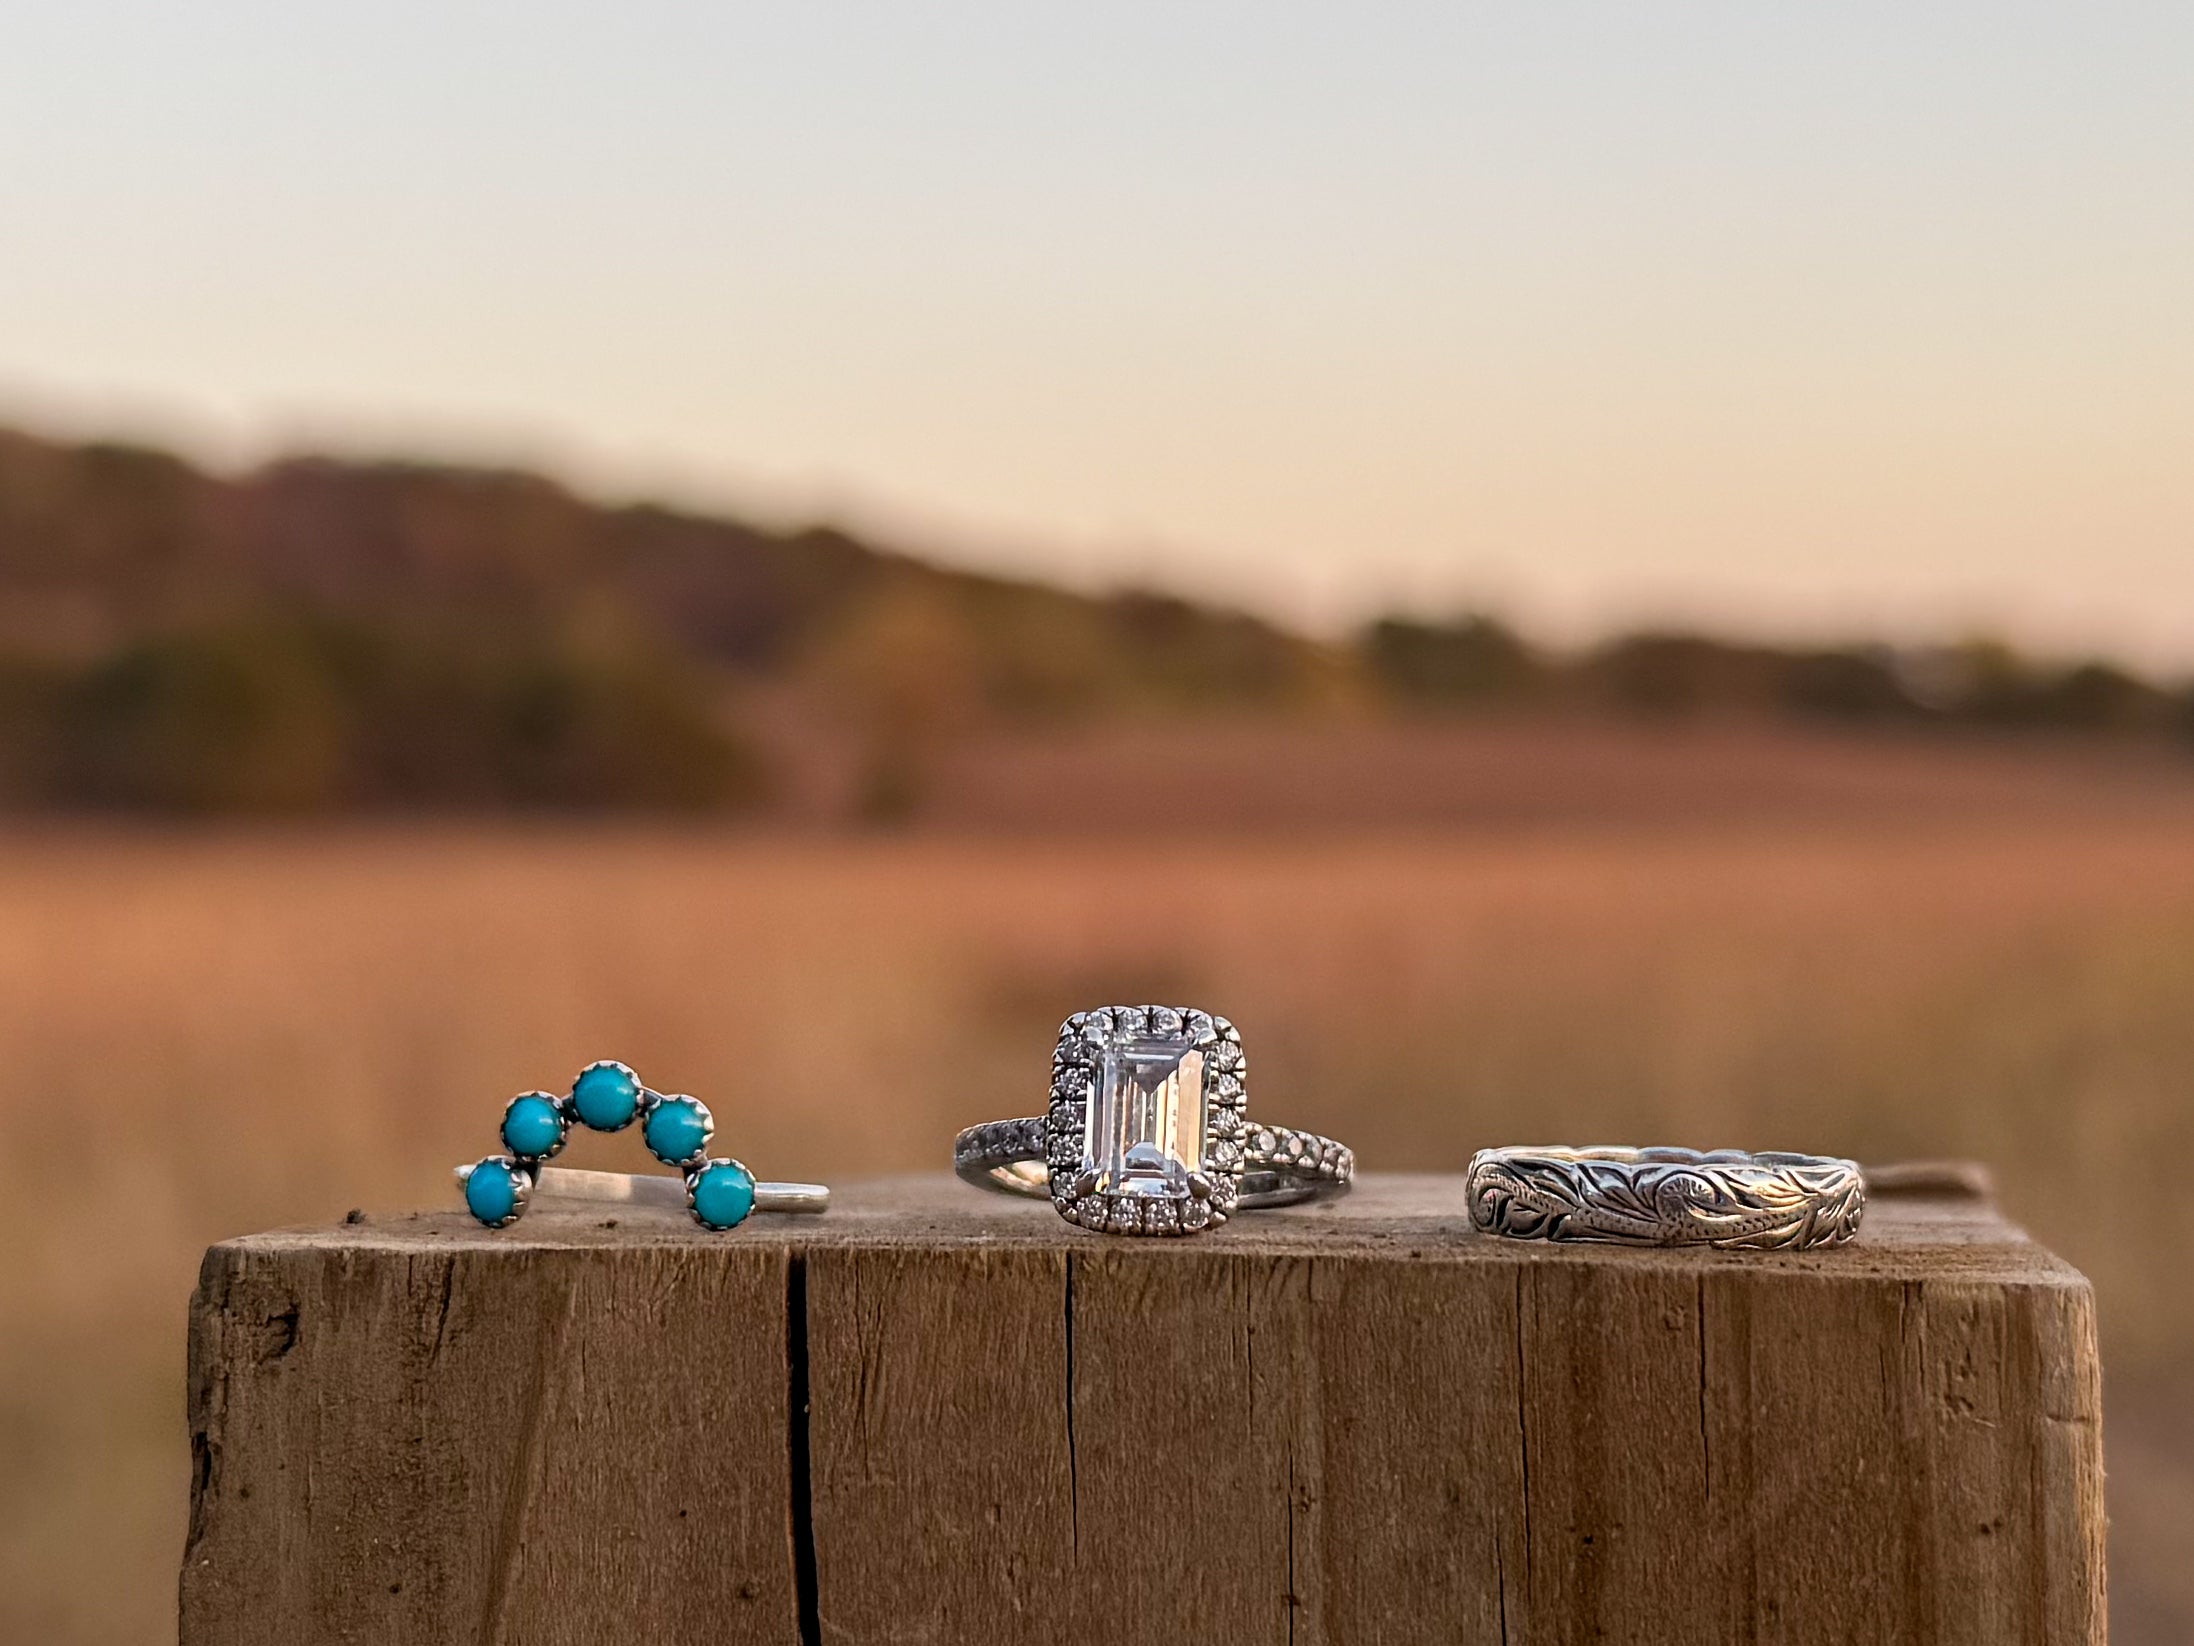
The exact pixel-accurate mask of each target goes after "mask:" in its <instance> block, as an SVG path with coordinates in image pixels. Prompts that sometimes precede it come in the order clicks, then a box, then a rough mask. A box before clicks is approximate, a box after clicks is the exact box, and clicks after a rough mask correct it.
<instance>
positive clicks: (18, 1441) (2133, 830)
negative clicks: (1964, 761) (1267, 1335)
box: [0, 817, 2194, 1643]
mask: <svg viewBox="0 0 2194 1646" xmlns="http://www.w3.org/2000/svg"><path fill="white" fill-rule="evenodd" d="M1151 997H1187V998H1192V999H1196V1000H1201V1001H1207V1002H1211V1003H1213V1004H1215V1005H1218V1006H1219V1007H1221V1009H1223V1010H1225V1011H1227V1012H1228V1013H1230V1014H1231V1015H1232V1016H1233V1017H1235V1018H1236V1020H1237V1021H1239V1022H1240V1023H1241V1024H1242V1025H1243V1027H1244V1029H1245V1031H1246V1032H1247V1033H1248V1034H1249V1035H1250V1036H1251V1037H1252V1041H1253V1044H1254V1045H1255V1047H1256V1050H1257V1066H1258V1093H1257V1101H1258V1104H1259V1106H1260V1108H1261V1110H1262V1111H1263V1112H1265V1113H1267V1114H1270V1115H1275V1116H1281V1117H1285V1118H1288V1119H1290V1120H1294V1121H1297V1122H1299V1123H1301V1124H1306V1125H1312V1126H1317V1127H1320V1128H1324V1129H1329V1130H1333V1131H1336V1132H1339V1133H1341V1134H1342V1135H1344V1136H1346V1137H1348V1138H1349V1139H1350V1140H1351V1141H1352V1142H1354V1143H1355V1144H1356V1145H1357V1148H1358V1152H1359V1155H1360V1156H1361V1158H1362V1160H1363V1162H1364V1164H1365V1166H1366V1167H1367V1168H1370V1169H1378V1168H1382V1167H1402V1166H1412V1167H1457V1166H1460V1165H1461V1164H1462V1163H1463V1161H1464V1160H1465V1159H1466V1158H1467V1157H1468V1155H1469V1153H1470V1152H1471V1150H1472V1149H1473V1148H1475V1147H1477V1146H1479V1145H1481V1144H1484V1143H1487V1142H1493V1141H1503V1140H1506V1141H1526V1140H1535V1139H1546V1138H1549V1137H1553V1138H1559V1139H1566V1140H1571V1141H1599V1140H1608V1139H1655V1140H1661V1141H1669V1142H1687V1143H1697V1144H1739V1145H1756V1146H1779V1147H1798V1148H1807V1149H1821V1150H1837V1151H1847V1152H1851V1153H1855V1154H1858V1155H1860V1156H1861V1157H1864V1158H1874V1159H1881V1158H1886V1157H1891V1156H1899V1155H1922V1154H1924V1155H1937V1154H1959V1155H1974V1156H1979V1157H1981V1158H1984V1159H1986V1160H1989V1161H1991V1162H1992V1163H1993V1164H1994V1165H1995V1166H1996V1167H1997V1169H1998V1172H1999V1174H2000V1179H2001V1183H2002V1188H2003V1193H2004V1198H2005V1200H2006V1201H2007V1203H2008V1204H2009V1206H2010V1208H2011V1209H2012V1211H2013V1212H2014V1214H2015V1215H2018V1216H2021V1217H2022V1218H2024V1219H2025V1220H2026V1221H2028V1222H2029V1223H2030V1224H2031V1225H2032V1226H2034V1227H2035V1228H2036V1229H2037V1230H2038V1231H2039V1232H2040V1233H2041V1234H2042V1235H2043V1236H2044V1237H2045V1238H2046V1239H2048V1240H2050V1241H2051V1242H2052V1243H2054V1244H2055V1245H2057V1246H2058V1247H2059V1248H2060V1249H2061V1250H2063V1251H2064V1252H2065V1253H2066V1254H2067V1255H2069V1256H2070V1257H2072V1258H2073V1259H2074V1260H2075V1261H2077V1262H2079V1263H2081V1264H2082V1265H2083V1266H2085V1267H2086V1268H2087V1269H2088V1270H2089V1272H2090V1273H2091V1274H2093V1275H2094V1276H2095V1278H2096V1281H2097V1283H2098V1285H2099V1287H2100V1288H2101V1296H2102V1300H2103V1310H2104V1320H2105V1332H2106V1338H2107V1349H2108V1354H2109V1356H2110V1360H2109V1365H2110V1370H2111V1376H2112V1388H2113V1399H2114V1401H2116V1400H2118V1398H2119V1395H2120V1393H2121V1391H2134V1392H2135V1394H2136V1396H2137V1397H2138V1398H2137V1402H2136V1404H2135V1405H2133V1406H2130V1407H2126V1408H2124V1414H2123V1415H2124V1420H2125V1422H2126V1424H2127V1425H2128V1426H2127V1428H2126V1430H2125V1432H2126V1433H2128V1434H2139V1435H2141V1436H2143V1437H2144V1443H2143V1447H2142V1449H2141V1451H2140V1453H2139V1454H2138V1455H2137V1456H2128V1455H2125V1454H2123V1453H2121V1452H2120V1451H2119V1450H2118V1449H2117V1448H2116V1447H2115V1446H2114V1447H2113V1464H2114V1467H2115V1468H2116V1469H2117V1471H2118V1473H2117V1475H2116V1476H2115V1477H2114V1485H2113V1490H2114V1491H2118V1492H2119V1493H2120V1495H2119V1496H2118V1498H2117V1500H2116V1503H2117V1513H2118V1517H2119V1523H2120V1529H2121V1532H2122V1533H2123V1536H2122V1539H2121V1542H2120V1544H2119V1549H2118V1555H2117V1560H2118V1570H2117V1573H2116V1582H2115V1587H2116V1588H2117V1589H2118V1590H2119V1593H2120V1596H2121V1600H2122V1601H2123V1603H2124V1609H2122V1610H2121V1614H2120V1624H2121V1638H2122V1639H2128V1640H2131V1639H2136V1638H2138V1636H2137V1634H2136V1633H2135V1630H2136V1629H2138V1627H2139V1626H2140V1625H2141V1624H2143V1623H2146V1624H2147V1625H2148V1626H2149V1627H2151V1628H2154V1629H2155V1630H2157V1631H2158V1632H2157V1633H2155V1634H2154V1635H2152V1636H2150V1637H2149V1638H2155V1639H2165V1638H2177V1637H2176V1636H2173V1635H2169V1634H2166V1633H2164V1632H2163V1631H2164V1630H2167V1629H2169V1628H2170V1627H2171V1626H2172V1620H2174V1619H2177V1620H2179V1622H2181V1623H2187V1622H2188V1621H2189V1620H2194V1595H2190V1594H2189V1593H2188V1588H2187V1585H2188V1579H2187V1577H2186V1575H2185V1574H2184V1573H2183V1572H2182V1571H2181V1570H2179V1567H2180V1565H2181V1564H2183V1563H2181V1562H2177V1561H2174V1560H2172V1559H2171V1558H2170V1557H2169V1551H2170V1549H2171V1547H2172V1545H2173V1543H2174V1541H2175V1540H2178V1539H2183V1537H2184V1536H2185V1534H2186V1532H2187V1530H2188V1526H2189V1522H2188V1521H2187V1520H2185V1519H2182V1518H2179V1517H2180V1516H2182V1515H2183V1514H2184V1513H2185V1510H2186V1505H2187V1502H2188V1500H2189V1497H2190V1495H2194V1494H2190V1492H2189V1490H2188V1483H2189V1482H2190V1481H2194V1458H2190V1457H2188V1456H2187V1453H2188V1451H2189V1448H2188V1446H2187V1445H2186V1441H2185V1425H2184V1424H2183V1423H2178V1422H2175V1421H2174V1419H2173V1415H2172V1414H2173V1413H2174V1412H2175V1411H2176V1410H2178V1409H2182V1408H2176V1407H2173V1406H2171V1405H2170V1404H2168V1403H2169V1402H2170V1401H2171V1400H2173V1399H2175V1398H2177V1396H2178V1394H2179V1393H2180V1392H2181V1391H2183V1390H2184V1389H2185V1388H2186V1386H2187V1385H2186V1381H2185V1380H2184V1379H2183V1378H2182V1377H2181V1376H2180V1375H2179V1374H2180V1371H2181V1369H2182V1368H2183V1366H2184V1364H2185V1361H2186V1358H2187V1352H2188V1349H2189V1347H2190V1346H2194V1289H2189V1288H2188V1287H2187V1286H2186V1284H2185V1278H2184V1275H2183V1273H2181V1272H2179V1271H2180V1270H2181V1269H2183V1265H2184V1261H2185V1259H2186V1256H2187V1254H2188V1252H2189V1251H2190V1249H2194V1241H2190V1238H2189V1237H2190V1236H2194V1202H2190V1200H2189V1197H2187V1196H2186V1195H2184V1194H2183V1193H2181V1192H2179V1191H2178V1190H2177V1189H2176V1188H2175V1186H2174V1182H2173V1178H2174V1174H2175V1173H2176V1171H2177V1170H2179V1165H2178V1163H2179V1162H2181V1161H2183V1160H2184V1159H2185V1158H2186V1157H2187V1156H2188V1154H2189V1152H2190V1145H2194V1104H2190V1103H2189V1101H2188V1097H2187V1084H2188V1079H2189V1071H2190V1070H2194V1009H2190V1008H2194V830H2190V829H2189V828H2188V827H2187V826H2186V825H2185V824H2184V823H2183V822H2179V821H2170V820H2158V819H2154V818H2150V819H2146V820H2144V819H2141V818H2138V817H2120V818H2117V819H2115V820H2112V819H2091V820H2089V821H2087V822H2085V823H2079V824H2073V823H2069V822H2065V821H2063V820H2057V821H2033V820H2029V821H2028V822H2026V823H2023V824H2018V825H1999V826H1996V827H1994V828H1990V829H1980V828H1976V827H1973V826H1970V825H1969V826H1963V827H1958V828H1951V827H1948V826H1942V827H1939V828H1938V829H1936V830H1935V831H1934V832H1923V833H1913V832H1910V831H1907V832H1905V833H1902V834H1894V835H1893V834H1889V833H1885V832H1882V831H1879V830H1874V831H1868V832H1863V833H1857V834H1847V835H1843V836H1830V835H1821V834H1809V833H1807V832H1804V831H1802V830H1797V829H1793V828H1791V827H1789V826H1786V825H1766V824H1753V825H1748V826H1747V827H1745V828H1744V829H1741V830H1723V831H1715V830H1712V829H1709V828H1707V827H1704V826H1700V825H1692V826H1687V827H1685V828H1683V829H1681V830H1672V831H1662V832H1658V833H1655V832H1650V831H1641V830H1632V831H1629V832H1627V833H1623V834H1619V835H1618V834H1593V833H1575V834H1571V835H1568V836H1543V835H1542V836H1538V837H1532V838H1516V839H1500V838H1492V837H1479V838H1468V837H1463V838H1456V837H1450V838H1446V839H1432V838H1417V839H1407V838H1388V839H1384V840H1375V839H1369V838H1360V839H1355V840H1350V841H1327V842H1324V843H1314V842H1309V841H1304V842H1298V843H1267V844H1262V845H1259V844H1251V843H1235V844H1230V845H1226V846H1216V845H1190V844H1173V845H1163V844H1160V845H1147V846H1127V845H1117V844H1116V845H1089V846H1075V847H1070V846H1064V845H1058V844H1050V845H1046V844H1039V843H1014V844H992V845H983V844H973V843H967V842H960V843H952V842H946V841H939V840H929V841H922V840H908V841H903V842H898V843H866V844H862V843H845V842H841V843H835V844H834V843H826V842H808V843H799V842H786V841H766V840H759V839H744V840H742V839H728V840H727V839H723V838H708V837H700V836H678V835H667V834H659V833H594V834H576V833H569V832H539V833H532V834H525V833H518V832H514V831H503V832H499V833H491V832H486V831H482V832H477V833H465V832H433V833H425V832H384V833H357V834H350V835H338V836H327V835H316V836H304V835H299V836H283V835H275V834H260V835H248V836H247V835H224V836H214V837H204V838H197V839H185V840H178V839H167V838H153V837H104V838H89V837H82V836H72V837H59V836H53V837H25V836H17V837H13V838H8V839H5V840H0V1068H4V1069H5V1071H6V1083H5V1088H4V1095H0V1244H4V1246H5V1249H6V1251H7V1253H8V1261H7V1263H6V1264H5V1265H0V1638H5V1639H9V1640H24V1641H30V1640H36V1641H40V1642H52V1643H65V1642H76V1641H82V1642H91V1641H117V1642H118V1641H123V1640H134V1641H142V1640H146V1639H158V1638H161V1637H162V1635H163V1634H164V1633H165V1632H167V1631H169V1630H171V1629H172V1621H171V1617H170V1613H171V1610H172V1608H171V1598H170V1597H171V1595H172V1579H173V1562H174V1560H175V1558H176V1556H177V1554H178V1552H179V1550H180V1546H181V1539H182V1519H183V1511H184V1493H185V1485H186V1473H187V1460H186V1455H185V1454H186V1447H185V1443H184V1434H183V1421H182V1410H181V1407H182V1389H181V1384H182V1376H181V1373H182V1326H183V1313H184V1301H185V1298H186V1296H187V1294H188V1291H189V1288H190V1285H191V1281H192V1278H193V1275H194V1272H195V1267H196V1262H197V1256H198V1252H199V1250H200V1249H201V1248H202V1247H203V1246H204V1245H205V1243H206V1242H208V1241H210V1240H212V1239H215V1238H217V1237H219V1236H222V1235H225V1234H229V1233H232V1232H236V1231H239V1230H244V1229H249V1228H255V1227H262V1226H266V1225H270V1224H278V1223H283V1222H291V1221H302V1220H308V1219H327V1218H332V1217H337V1216H340V1215H341V1214H342V1213H343V1211H344V1210H345V1209H346V1208H348V1207H350V1206H353V1205H361V1204H362V1205H367V1206H382V1207H389V1206H401V1205H411V1204H418V1203H444V1202H447V1201H448V1200H449V1198H450V1187H449V1182H448V1177H447V1173H448V1169H449V1166H450V1164H451V1163H452V1162H454V1161H457V1160H460V1159H469V1158H473V1157H476V1156H478V1155H480V1154H482V1153H484V1152H486V1151H487V1150H488V1148H489V1147H490V1145H491V1142H492V1137H493V1125H494V1119H495V1115H496V1112H497V1108H498V1105H499V1103H500V1101H501V1099H502V1098H503V1097H504V1096H506V1095H507V1094H508V1093H510V1092H511V1091H513V1090H516V1089H518V1088H520V1087H524V1086H531V1085H545V1086H555V1085H558V1084H560V1083H561V1082H564V1081H566V1080H568V1079H569V1077H570V1075H571V1074H572V1072H573V1071H574V1070H576V1069H577V1068H578V1066H579V1065H580V1064H581V1063H583V1062H584V1061H586V1060H587V1059H589V1058H591V1057H596V1056H603V1055H614V1056H621V1057H624V1058H626V1059H628V1060H630V1061H632V1062H633V1063H635V1064H637V1065H638V1066H639V1067H640V1068H641V1069H642V1070H643V1071H644V1072H646V1073H647V1075H648V1076H649V1077H650V1079H651V1080H653V1081H655V1082H657V1083H659V1084H667V1085H673V1086H680V1087H685V1088H687V1089H690V1090H692V1091H695V1092H698V1093H700V1094H702V1095H704V1096H705V1097H706V1098H707V1099H708V1100H709V1102H710V1103H711V1104H712V1105H713V1106H714V1108H715V1110H716V1113H717V1115H718V1117H719V1125H720V1135H721V1136H722V1137H723V1138H724V1139H725V1140H726V1142H727V1144H728V1145H729V1146H730V1147H732V1148H734V1149H736V1150H737V1151H738V1152H739V1153H741V1154H742V1155H744V1156H745V1157H746V1158H748V1159H749V1160H751V1161H753V1162H755V1163H757V1164H758V1165H760V1166H762V1167H764V1168H765V1169H766V1170H768V1171H769V1172H770V1173H771V1174H773V1175H784V1176H803V1175H812V1176H821V1177H825V1178H832V1177H836V1178H843V1177H845V1176H847V1175H850V1174H855V1173H862V1172H874V1171H883V1170H887V1169H904V1168H926V1167H934V1166H941V1165H942V1164H943V1162H944V1158H945V1149H946V1147H947V1143H948V1140H949V1137H950V1133H951V1131H952V1129H953V1128H954V1127H956V1126H958V1125H960V1124H964V1123H966V1122H968V1121H971V1120H977V1119H983V1118H988V1117H992V1116H996V1115H1001V1114H1006V1113H1011V1112H1022V1111H1026V1110H1028V1109H1029V1108H1030V1107H1031V1106H1033V1105H1034V1104H1036V1103H1037V1102H1038V1100H1039V1097H1040V1094H1041V1091H1042V1088H1043V1082H1044V1074H1045V1067H1046V1056H1047V1052H1048V1047H1049V1042H1050V1036H1051V1031H1052V1029H1053V1026H1054V1025H1055V1023H1056V1021H1057V1019H1058V1018H1059V1017H1060V1016H1061V1015H1062V1014H1063V1013H1065V1012H1066V1011H1068V1010H1070V1009H1072V1008H1074V1007H1076V1006H1080V1005H1086V1004H1090V1003H1093V1002H1095V1001H1098V1000H1101V999H1106V998H1151ZM856 1122H858V1123H859V1129H858V1132H856V1131H855V1129H854V1128H855V1123H856ZM636 1147H637V1146H636V1145H634V1144H632V1142H631V1140H630V1139H628V1138H619V1139H610V1140H604V1139H594V1140H592V1142H591V1144H590V1143H589V1142H587V1141H582V1142H581V1143H580V1144H578V1145H577V1148H576V1156H577V1160H578V1163H580V1164H624V1163H627V1162H629V1161H631V1160H632V1159H633V1157H634V1151H635V1150H636ZM2120 1417H2121V1412H2120V1410H2119V1409H2118V1408H2116V1407H2114V1410H2113V1416H2112V1422H2113V1424H2114V1425H2115V1424H2117V1423H2118V1422H2119V1421H2120ZM2117 1432H2118V1430H2117V1429H2115V1428H2114V1429H2113V1433H2114V1434H2115V1433H2117ZM2174 1448H2176V1450H2177V1452H2178V1461H2177V1462H2176V1463H2175V1464H2174V1463H2173V1462H2171V1461H2170V1456H2169V1454H2170V1453H2171V1452H2172V1451H2173V1449H2174ZM2121 1486H2122V1490H2121Z"/></svg>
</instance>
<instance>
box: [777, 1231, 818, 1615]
mask: <svg viewBox="0 0 2194 1646" xmlns="http://www.w3.org/2000/svg"><path fill="white" fill-rule="evenodd" d="M808 1408H809V1391H808V1268H807V1259H806V1258H805V1257H804V1256H803V1255H801V1254H800V1253H798V1252H794V1253H792V1254H791V1255H790V1257H789V1258H788V1259H787V1261H786V1264H785V1427H786V1437H785V1446H786V1452H787V1455H788V1458H789V1463H788V1469H787V1473H788V1475H789V1478H790V1481H791V1497H792V1503H791V1510H792V1513H791V1522H792V1593H793V1610H794V1614H795V1617H796V1619H797V1623H798V1627H799V1631H800V1646H821V1642H822V1638H823V1605H822V1591H821V1588H820V1586H819V1585H818V1583H817V1580H816V1569H815V1462H814V1455H813V1451H812V1447H813V1435H812V1433H811V1425H810V1422H809V1410H808Z"/></svg>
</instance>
